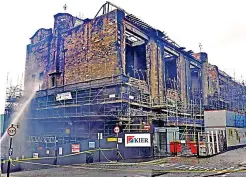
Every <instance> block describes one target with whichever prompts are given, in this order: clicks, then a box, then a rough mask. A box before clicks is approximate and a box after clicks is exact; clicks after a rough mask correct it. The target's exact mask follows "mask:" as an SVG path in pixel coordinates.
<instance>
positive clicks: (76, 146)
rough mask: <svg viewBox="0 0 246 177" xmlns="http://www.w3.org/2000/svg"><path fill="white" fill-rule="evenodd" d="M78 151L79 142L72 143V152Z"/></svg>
mask: <svg viewBox="0 0 246 177" xmlns="http://www.w3.org/2000/svg"><path fill="white" fill-rule="evenodd" d="M78 152H80V144H72V153H78Z"/></svg>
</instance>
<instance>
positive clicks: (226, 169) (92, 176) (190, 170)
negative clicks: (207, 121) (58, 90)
mask: <svg viewBox="0 0 246 177" xmlns="http://www.w3.org/2000/svg"><path fill="white" fill-rule="evenodd" d="M245 154H246V148H241V149H236V150H232V151H228V152H225V153H223V154H219V155H217V156H213V157H210V158H204V159H198V158H196V157H190V158H186V157H169V158H162V159H158V160H153V161H149V162H142V163H125V162H119V163H116V162H111V163H100V164H98V163H94V164H77V165H68V166H58V167H55V168H54V167H51V168H48V169H42V170H35V171H22V172H16V173H12V174H11V176H15V177H17V176H21V177H24V176H25V177H34V176H35V177H36V176H40V177H48V176H54V177H60V176H73V177H79V176H85V177H96V176H100V177H140V176H142V177H147V176H161V177H168V176H170V177H174V176H182V177H188V176H191V177H195V176H201V177H202V176H204V177H206V176H213V175H214V174H216V176H221V177H222V176H223V177H235V176H239V177H243V176H245V172H246V171H244V170H246V164H245V161H246V156H245ZM244 165H245V166H244Z"/></svg>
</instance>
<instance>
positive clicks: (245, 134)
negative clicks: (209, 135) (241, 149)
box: [226, 127, 246, 147]
mask: <svg viewBox="0 0 246 177" xmlns="http://www.w3.org/2000/svg"><path fill="white" fill-rule="evenodd" d="M226 137H227V146H228V147H231V146H239V145H246V128H236V127H226Z"/></svg>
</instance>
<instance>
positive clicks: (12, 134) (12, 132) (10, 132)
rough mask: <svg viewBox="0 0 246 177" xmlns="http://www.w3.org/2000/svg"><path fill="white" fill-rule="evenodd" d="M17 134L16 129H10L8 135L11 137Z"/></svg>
mask: <svg viewBox="0 0 246 177" xmlns="http://www.w3.org/2000/svg"><path fill="white" fill-rule="evenodd" d="M15 134H16V128H15V127H9V128H8V135H9V136H15Z"/></svg>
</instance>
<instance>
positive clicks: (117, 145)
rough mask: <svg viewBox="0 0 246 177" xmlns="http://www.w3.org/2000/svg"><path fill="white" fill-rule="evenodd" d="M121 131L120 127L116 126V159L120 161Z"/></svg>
mask: <svg viewBox="0 0 246 177" xmlns="http://www.w3.org/2000/svg"><path fill="white" fill-rule="evenodd" d="M119 132H120V127H118V126H116V127H114V133H116V135H117V143H116V149H117V156H116V160H117V162H119V144H118V138H119Z"/></svg>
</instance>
